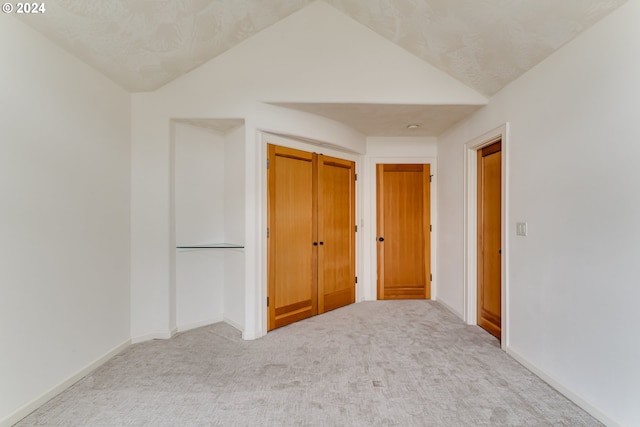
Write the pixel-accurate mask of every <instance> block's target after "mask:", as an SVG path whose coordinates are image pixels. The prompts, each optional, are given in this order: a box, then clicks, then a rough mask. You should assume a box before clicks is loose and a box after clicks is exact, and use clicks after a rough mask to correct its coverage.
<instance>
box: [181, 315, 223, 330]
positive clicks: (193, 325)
mask: <svg viewBox="0 0 640 427" xmlns="http://www.w3.org/2000/svg"><path fill="white" fill-rule="evenodd" d="M223 320H224V319H223V317H222V316H216V317H214V318H211V319H207V320H202V321H200V322H194V323H187V324H184V325H180V326H178V332H185V331H190V330H191V329H196V328H201V327H203V326H209V325H213V324H214V323H219V322H222V321H223Z"/></svg>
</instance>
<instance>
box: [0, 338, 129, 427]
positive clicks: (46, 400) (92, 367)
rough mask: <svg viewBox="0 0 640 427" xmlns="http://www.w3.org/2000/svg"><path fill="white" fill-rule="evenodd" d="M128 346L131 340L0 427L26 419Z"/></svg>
mask: <svg viewBox="0 0 640 427" xmlns="http://www.w3.org/2000/svg"><path fill="white" fill-rule="evenodd" d="M130 345H131V340H127V341H125V342H123V343H122V344H120V345H118V346H117V347H115V348H113V349H112V350H110V351H109V352H107V353H106V354H105V355H103V356H101V357H100V358H98V359H96V360H94V361H93V362H91V363H90V364H88V365H87V366H85V367H84V368H82V369H80V370H79V371H77V372H76V373H74V374H73V375H71V376H70V377H69V378H67V379H66V380H64V381H62V382H61V383H60V384H58V385H56V386H54V387H53V388H51V389H50V390H48V391H46V392H45V393H44V394H42V395H41V396H40V397H37V398H36V399H34V400H32V401H31V402H29V403H27V404H26V405H24V406H23V407H21V408H20V409H18V410H17V411H15V412H14V413H13V414H11V415H9V416H8V417H7V418H5V419H3V420H0V427H10V426H12V425H13V424H15V423H17V422H18V421H20V420H21V419H23V418H24V417H26V416H27V415H29V414H30V413H32V412H33V411H35V410H36V409H38V408H39V407H40V406H42V405H44V404H45V403H47V402H48V401H49V400H51V399H53V398H54V397H56V396H57V395H58V394H60V393H62V392H63V391H65V390H66V389H68V388H69V387H71V386H72V385H73V384H75V383H76V382H78V381H80V380H81V379H82V378H84V377H85V376H87V375H88V374H89V373H91V372H93V371H94V370H96V369H97V368H99V367H100V366H102V365H103V364H104V363H105V362H107V361H108V360H109V359H111V358H112V357H114V356H115V355H117V354H118V353H120V352H122V351H124V350H125V349H127V348H128V347H129V346H130Z"/></svg>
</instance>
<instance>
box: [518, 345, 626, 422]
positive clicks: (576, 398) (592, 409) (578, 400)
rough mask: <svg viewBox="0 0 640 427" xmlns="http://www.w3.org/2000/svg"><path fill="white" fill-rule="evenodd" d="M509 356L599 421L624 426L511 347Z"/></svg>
mask: <svg viewBox="0 0 640 427" xmlns="http://www.w3.org/2000/svg"><path fill="white" fill-rule="evenodd" d="M507 354H509V356H511V357H513V358H514V359H515V360H517V361H518V362H519V363H520V364H521V365H522V366H524V367H525V368H527V369H528V370H530V371H531V372H533V373H534V374H535V375H536V376H538V377H540V379H542V380H543V381H544V382H546V383H547V384H549V385H550V386H551V387H553V388H554V389H556V390H557V391H558V392H559V393H561V394H563V395H564V396H565V397H566V398H567V399H569V400H571V401H572V402H573V403H575V404H576V405H578V406H579V407H581V408H582V409H584V410H585V411H586V412H588V413H589V414H591V416H593V417H594V418H596V419H597V420H598V421H600V422H601V423H603V424H604V425H606V426H608V427H621V426H622V424H620V423H618V422H616V421H615V420H613V419H611V418H610V417H609V416H607V415H606V414H604V413H603V412H602V411H601V410H600V409H598V408H597V407H596V406H595V405H594V404H592V403H591V402H589V401H588V400H587V399H584V398H583V397H581V396H580V395H578V394H577V393H574V392H573V391H571V390H570V389H569V388H567V387H566V386H564V385H563V384H562V383H561V382H560V381H558V379H557V378H555V377H553V376H551V375H549V374H547V373H546V372H544V371H543V370H542V369H540V368H538V367H537V366H536V365H534V364H533V363H531V362H530V361H529V360H528V359H527V358H526V357H524V356H522V355H521V354H520V353H518V352H517V351H516V350H514V349H513V348H511V347H507Z"/></svg>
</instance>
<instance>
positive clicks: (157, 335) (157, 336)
mask: <svg viewBox="0 0 640 427" xmlns="http://www.w3.org/2000/svg"><path fill="white" fill-rule="evenodd" d="M177 332H178V330H177V329H176V328H174V329H172V330H171V331H168V332H151V333H149V334H144V335H138V336H137V337H132V338H131V344H138V343H141V342H145V341H151V340H168V339H169V338H171V337H173V336H174V335H175V334H176V333H177Z"/></svg>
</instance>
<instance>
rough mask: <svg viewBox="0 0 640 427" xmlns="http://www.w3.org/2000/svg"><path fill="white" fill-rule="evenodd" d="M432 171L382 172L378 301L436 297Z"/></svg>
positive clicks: (418, 167) (412, 167) (383, 167)
mask: <svg viewBox="0 0 640 427" xmlns="http://www.w3.org/2000/svg"><path fill="white" fill-rule="evenodd" d="M429 170H430V168H429V165H428V164H424V165H422V164H402V165H393V164H380V165H378V167H377V222H378V224H377V249H378V299H425V298H426V299H428V298H430V297H431V254H430V240H431V239H430V188H429V187H430V177H429Z"/></svg>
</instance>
